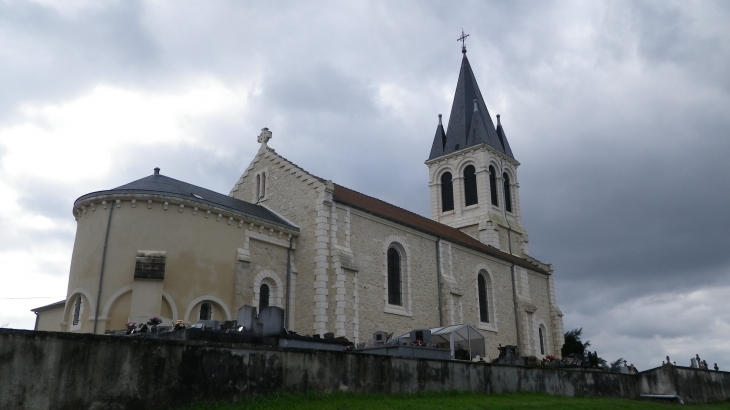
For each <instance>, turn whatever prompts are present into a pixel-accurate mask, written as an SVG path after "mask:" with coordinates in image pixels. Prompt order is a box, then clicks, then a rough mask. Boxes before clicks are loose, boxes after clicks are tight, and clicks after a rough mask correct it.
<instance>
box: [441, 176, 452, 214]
mask: <svg viewBox="0 0 730 410" xmlns="http://www.w3.org/2000/svg"><path fill="white" fill-rule="evenodd" d="M453 210H454V184H453V183H452V182H451V172H444V174H443V175H441V211H442V212H446V211H453Z"/></svg>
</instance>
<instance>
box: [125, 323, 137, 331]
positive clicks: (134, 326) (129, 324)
mask: <svg viewBox="0 0 730 410" xmlns="http://www.w3.org/2000/svg"><path fill="white" fill-rule="evenodd" d="M124 326H126V327H127V330H129V331H132V330H134V329H136V328H137V323H135V322H127V323H125V324H124Z"/></svg>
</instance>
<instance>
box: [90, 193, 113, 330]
mask: <svg viewBox="0 0 730 410" xmlns="http://www.w3.org/2000/svg"><path fill="white" fill-rule="evenodd" d="M112 212H114V202H111V201H110V203H109V219H107V221H106V233H105V234H104V249H103V250H102V251H101V270H100V271H99V291H98V292H97V293H96V309H95V310H96V312H94V334H96V327H97V324H98V323H99V305H100V304H101V285H102V283H103V282H104V264H105V263H106V247H107V244H108V243H109V228H111V225H112Z"/></svg>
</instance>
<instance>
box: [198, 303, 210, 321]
mask: <svg viewBox="0 0 730 410" xmlns="http://www.w3.org/2000/svg"><path fill="white" fill-rule="evenodd" d="M211 312H212V309H211V307H210V305H209V304H208V303H203V304H202V305H200V316H199V320H210V319H211V316H212V315H211Z"/></svg>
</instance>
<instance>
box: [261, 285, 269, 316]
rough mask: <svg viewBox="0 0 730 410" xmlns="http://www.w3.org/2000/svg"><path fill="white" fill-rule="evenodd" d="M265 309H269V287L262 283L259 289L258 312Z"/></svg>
mask: <svg viewBox="0 0 730 410" xmlns="http://www.w3.org/2000/svg"><path fill="white" fill-rule="evenodd" d="M265 307H269V285H267V284H265V283H262V284H261V287H260V288H259V312H261V310H262V309H263V308H265Z"/></svg>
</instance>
